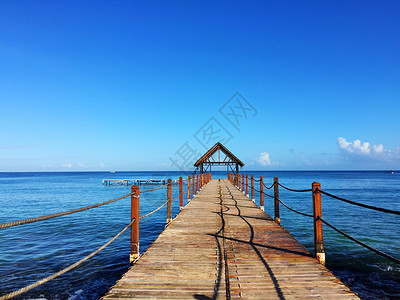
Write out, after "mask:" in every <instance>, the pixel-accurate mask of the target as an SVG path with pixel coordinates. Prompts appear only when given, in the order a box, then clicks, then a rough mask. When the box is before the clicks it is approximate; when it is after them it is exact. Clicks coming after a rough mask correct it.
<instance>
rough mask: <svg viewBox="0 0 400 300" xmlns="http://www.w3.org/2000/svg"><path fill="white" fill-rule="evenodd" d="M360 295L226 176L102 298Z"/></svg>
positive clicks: (195, 201) (197, 199)
mask: <svg viewBox="0 0 400 300" xmlns="http://www.w3.org/2000/svg"><path fill="white" fill-rule="evenodd" d="M131 298H150V299H311V298H316V299H359V298H358V297H357V296H356V295H355V294H354V293H353V292H352V291H351V290H350V289H349V288H348V287H346V286H345V285H344V284H343V283H342V282H340V280H339V279H338V278H337V277H335V276H334V275H333V274H332V273H331V272H330V271H328V270H327V269H326V268H325V267H324V266H323V265H321V264H319V263H318V261H317V260H316V259H315V258H313V257H311V255H310V254H309V252H308V251H307V250H306V249H305V248H304V247H303V246H302V245H300V244H299V243H298V242H297V241H296V240H295V239H294V238H293V237H292V236H291V235H290V234H289V233H288V232H287V231H286V230H284V229H283V228H281V227H280V226H279V225H277V224H276V223H275V222H274V221H273V220H272V219H271V218H270V217H269V216H268V215H267V214H265V213H264V212H263V211H261V209H259V208H258V207H257V206H256V205H255V204H254V203H253V202H252V201H251V200H250V199H249V198H247V197H246V196H245V195H243V193H242V192H240V191H239V190H238V189H237V188H236V187H234V186H233V185H232V183H231V182H229V181H228V180H222V179H221V180H218V179H213V180H211V181H210V182H209V183H208V184H207V185H206V186H205V187H204V188H203V189H202V191H201V192H200V193H198V195H196V196H195V197H194V199H193V200H192V201H191V202H190V203H189V204H188V205H187V206H186V207H185V209H184V210H182V211H181V213H180V214H179V215H178V216H177V217H176V218H175V220H174V221H172V223H171V224H170V225H169V226H168V227H167V229H166V230H164V232H163V233H162V234H161V235H160V236H159V237H158V238H157V239H156V240H155V242H154V243H153V244H152V245H151V246H150V247H149V249H147V251H146V252H145V253H144V254H143V255H142V257H141V258H140V259H139V260H138V261H137V262H136V264H134V265H133V266H132V267H131V268H130V269H129V270H128V271H127V272H126V273H125V274H124V275H123V277H122V278H121V279H120V280H119V281H118V282H117V283H116V284H115V285H114V286H113V287H112V288H111V289H110V291H109V292H108V293H107V294H106V295H105V296H104V297H103V299H131Z"/></svg>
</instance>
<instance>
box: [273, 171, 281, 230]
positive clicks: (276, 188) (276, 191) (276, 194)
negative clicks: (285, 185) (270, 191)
mask: <svg viewBox="0 0 400 300" xmlns="http://www.w3.org/2000/svg"><path fill="white" fill-rule="evenodd" d="M278 199H279V185H278V177H274V207H275V222H276V223H278V224H280V223H281V218H280V216H279V200H278Z"/></svg>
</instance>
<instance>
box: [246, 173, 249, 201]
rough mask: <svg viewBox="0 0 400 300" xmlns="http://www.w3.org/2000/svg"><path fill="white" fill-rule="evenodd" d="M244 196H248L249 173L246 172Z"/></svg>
mask: <svg viewBox="0 0 400 300" xmlns="http://www.w3.org/2000/svg"><path fill="white" fill-rule="evenodd" d="M246 196H247V197H249V175H248V174H246Z"/></svg>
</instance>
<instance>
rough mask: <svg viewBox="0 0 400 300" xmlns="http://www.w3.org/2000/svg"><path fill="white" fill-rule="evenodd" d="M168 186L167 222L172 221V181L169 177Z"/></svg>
mask: <svg viewBox="0 0 400 300" xmlns="http://www.w3.org/2000/svg"><path fill="white" fill-rule="evenodd" d="M167 184H168V186H167V200H168V202H167V224H168V223H169V222H171V221H172V181H171V178H169V179H168V183H167Z"/></svg>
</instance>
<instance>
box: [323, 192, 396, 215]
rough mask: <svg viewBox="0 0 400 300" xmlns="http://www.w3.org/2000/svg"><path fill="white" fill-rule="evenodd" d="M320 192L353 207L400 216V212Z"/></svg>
mask: <svg viewBox="0 0 400 300" xmlns="http://www.w3.org/2000/svg"><path fill="white" fill-rule="evenodd" d="M318 191H319V192H321V194H324V195H327V196H329V197H332V198H335V199H337V200H340V201H343V202H347V203H350V204H353V205H358V206H361V207H364V208H369V209H373V210H377V211H382V212H385V213H388V214H394V215H400V211H397V210H391V209H386V208H382V207H376V206H371V205H368V204H362V203H358V202H354V201H351V200H347V199H344V198H342V197H338V196H335V195H332V194H329V193H328V192H325V191H322V190H320V189H318Z"/></svg>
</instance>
